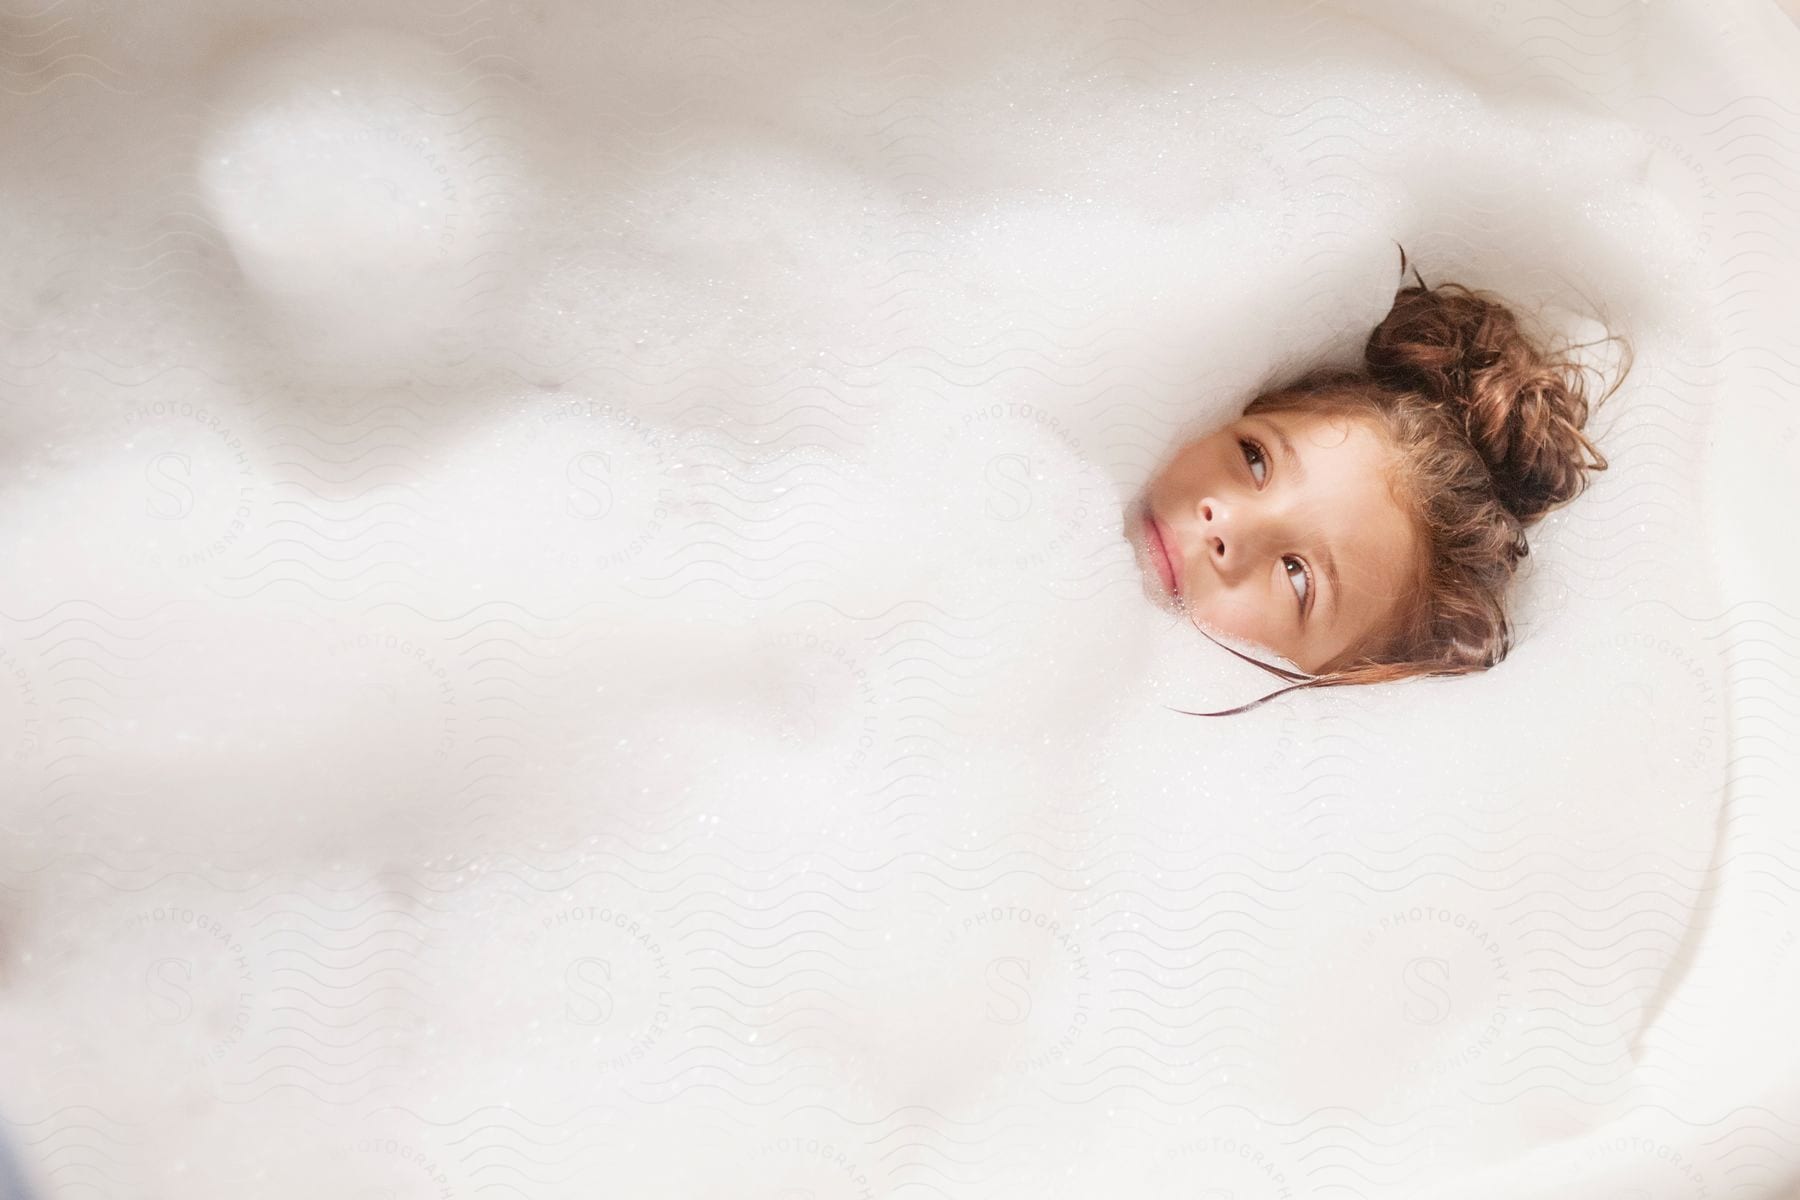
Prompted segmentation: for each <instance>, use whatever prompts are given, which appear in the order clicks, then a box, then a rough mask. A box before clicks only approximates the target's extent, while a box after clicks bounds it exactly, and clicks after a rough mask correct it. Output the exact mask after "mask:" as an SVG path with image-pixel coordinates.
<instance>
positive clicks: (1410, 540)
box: [1131, 284, 1623, 712]
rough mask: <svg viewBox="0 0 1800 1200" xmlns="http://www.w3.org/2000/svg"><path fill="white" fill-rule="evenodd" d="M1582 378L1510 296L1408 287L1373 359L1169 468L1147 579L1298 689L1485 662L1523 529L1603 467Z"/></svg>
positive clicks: (1250, 415) (1269, 393) (1142, 522)
mask: <svg viewBox="0 0 1800 1200" xmlns="http://www.w3.org/2000/svg"><path fill="white" fill-rule="evenodd" d="M1568 349H1570V350H1572V349H1574V348H1573V347H1569V348H1568ZM1620 378H1621V379H1622V378H1623V374H1621V376H1620ZM1585 381H1586V374H1585V372H1584V370H1583V369H1582V368H1581V367H1580V366H1579V364H1577V363H1575V362H1574V361H1573V360H1572V359H1570V358H1569V357H1567V355H1566V353H1562V354H1558V353H1552V352H1550V351H1549V350H1547V349H1546V348H1544V347H1542V346H1540V345H1538V344H1537V343H1536V342H1535V341H1534V340H1533V339H1532V338H1531V337H1530V336H1528V335H1527V334H1526V332H1525V331H1524V330H1523V329H1522V328H1521V327H1520V324H1519V322H1518V320H1517V318H1516V317H1515V316H1514V314H1513V313H1512V311H1511V310H1510V309H1508V308H1507V307H1506V305H1505V304H1504V303H1502V302H1501V301H1500V300H1498V299H1497V298H1495V297H1493V296H1491V295H1488V294H1486V293H1481V292H1476V291H1472V290H1470V289H1468V288H1464V287H1462V286H1460V285H1458V284H1443V285H1440V286H1438V287H1435V288H1427V287H1425V286H1423V285H1422V284H1421V286H1419V287H1409V288H1406V289H1404V290H1402V291H1401V292H1400V293H1399V294H1398V295H1397V296H1396V298H1395V302H1394V306H1393V309H1392V310H1391V311H1390V312H1389V313H1388V315H1387V317H1386V318H1385V319H1384V320H1383V321H1382V322H1381V324H1380V325H1379V326H1377V327H1376V329H1375V330H1374V332H1373V333H1371V334H1370V335H1369V339H1368V342H1367V344H1366V345H1365V347H1364V366H1363V368H1362V369H1360V370H1351V369H1342V368H1319V369H1315V370H1312V371H1309V372H1307V373H1306V374H1304V375H1302V376H1300V377H1299V378H1298V379H1295V380H1293V381H1291V382H1289V383H1286V384H1283V385H1281V386H1279V387H1274V388H1270V389H1268V390H1265V391H1263V392H1261V393H1260V394H1258V395H1257V396H1256V397H1255V398H1254V399H1253V400H1251V401H1250V403H1249V404H1248V405H1247V406H1246V407H1245V409H1244V412H1243V415H1242V416H1240V417H1238V418H1237V419H1236V420H1234V421H1232V422H1230V423H1229V424H1227V425H1226V426H1224V427H1223V428H1221V429H1218V430H1215V431H1214V432H1212V433H1210V434H1208V435H1206V436H1205V437H1202V438H1199V439H1197V440H1195V441H1192V442H1189V443H1188V444H1186V445H1184V446H1182V447H1181V449H1180V450H1178V451H1177V452H1176V454H1175V455H1174V457H1173V458H1172V459H1171V460H1170V461H1169V462H1168V463H1167V464H1166V465H1165V466H1164V467H1163V468H1162V470H1161V471H1159V472H1158V474H1157V476H1156V478H1155V479H1153V480H1152V481H1151V483H1150V485H1149V487H1147V488H1146V489H1145V492H1144V494H1143V496H1142V497H1141V498H1140V499H1139V501H1138V503H1137V504H1136V505H1135V506H1134V508H1133V515H1132V519H1131V532H1132V536H1133V540H1134V542H1135V543H1136V544H1137V545H1138V546H1139V547H1140V549H1141V551H1142V553H1143V556H1144V559H1145V564H1146V569H1147V574H1148V575H1149V576H1150V579H1151V581H1152V586H1151V591H1152V594H1153V595H1155V596H1157V597H1158V598H1159V599H1160V600H1161V601H1162V602H1163V603H1165V604H1167V605H1168V606H1170V607H1172V608H1175V609H1178V610H1180V611H1182V612H1184V613H1185V614H1186V615H1187V616H1188V617H1189V618H1190V619H1192V620H1193V621H1194V622H1195V623H1196V624H1197V625H1199V626H1200V627H1201V628H1202V629H1203V630H1206V631H1207V632H1209V633H1218V634H1225V635H1230V636H1231V637H1234V638H1239V639H1243V640H1245V641H1248V642H1252V643H1255V644H1257V645H1259V646H1263V647H1266V648H1268V649H1270V650H1273V651H1275V652H1276V653H1277V654H1279V655H1280V656H1282V657H1283V658H1285V659H1287V660H1288V661H1289V662H1291V663H1293V664H1294V665H1296V666H1298V667H1299V668H1300V669H1301V670H1302V671H1304V672H1306V673H1309V674H1312V675H1314V676H1315V678H1314V679H1312V680H1309V681H1307V682H1306V683H1304V684H1302V685H1300V686H1307V687H1322V686H1333V685H1339V684H1350V683H1372V682H1378V681H1381V680H1390V679H1401V678H1405V677H1407V676H1411V675H1422V674H1463V673H1466V672H1469V671H1476V670H1482V669H1485V668H1487V667H1490V666H1492V665H1493V664H1495V663H1497V662H1499V661H1500V660H1501V659H1502V658H1504V657H1505V655H1506V652H1507V650H1508V648H1509V646H1510V641H1511V630H1510V626H1509V624H1508V622H1507V618H1506V612H1505V605H1504V600H1505V595H1506V591H1507V588H1508V585H1509V583H1510V582H1511V580H1512V577H1513V574H1514V571H1515V569H1516V567H1517V565H1518V562H1519V560H1520V559H1521V558H1523V557H1525V555H1526V553H1527V547H1526V542H1525V536H1524V529H1525V527H1526V526H1527V525H1529V524H1531V523H1532V522H1534V521H1536V520H1537V519H1538V518H1539V517H1541V516H1543V515H1544V514H1545V513H1546V512H1549V511H1550V510H1551V509H1554V508H1556V507H1557V506H1559V505H1561V504H1564V503H1566V502H1567V501H1569V500H1571V499H1573V498H1574V497H1575V496H1576V495H1578V494H1579V493H1580V492H1581V490H1582V489H1583V488H1584V487H1585V486H1586V483H1587V479H1588V472H1590V471H1598V470H1605V469H1606V465H1607V464H1606V460H1605V459H1604V458H1603V457H1602V456H1601V455H1600V452H1599V450H1598V449H1597V448H1596V447H1595V446H1594V444H1593V443H1592V442H1591V441H1590V440H1589V439H1588V437H1587V435H1586V434H1585V433H1584V432H1583V426H1584V425H1585V424H1586V422H1587V417H1588V409H1589V400H1588V398H1587V395H1586V392H1585V391H1584V387H1583V385H1584V383H1585ZM1614 387H1615V388H1616V387H1617V384H1616V383H1615V384H1614ZM1608 394H1610V392H1609V393H1608ZM1601 399H1604V397H1602V398H1601ZM1595 403H1596V404H1597V403H1598V401H1596V402H1595ZM1165 563H1166V564H1167V566H1168V568H1169V569H1168V570H1166V571H1165V570H1164V565H1165ZM1170 583H1173V585H1174V586H1173V588H1171V587H1170V586H1169V585H1170ZM1290 677H1291V676H1290ZM1283 690H1284V691H1285V690H1289V689H1283ZM1275 694H1277V695H1278V694H1280V693H1279V692H1277V693H1275ZM1266 698H1267V697H1265V699H1266ZM1230 711H1233V712H1235V711H1238V710H1236V709H1233V710H1230Z"/></svg>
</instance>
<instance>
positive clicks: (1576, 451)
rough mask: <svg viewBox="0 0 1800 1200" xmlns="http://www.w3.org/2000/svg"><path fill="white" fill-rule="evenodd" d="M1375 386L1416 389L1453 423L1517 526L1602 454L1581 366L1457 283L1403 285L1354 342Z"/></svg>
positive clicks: (1565, 496) (1568, 488)
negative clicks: (1364, 337) (1591, 431)
mask: <svg viewBox="0 0 1800 1200" xmlns="http://www.w3.org/2000/svg"><path fill="white" fill-rule="evenodd" d="M1363 357H1364V359H1365V361H1366V362H1367V364H1368V369H1369V374H1370V375H1371V376H1373V377H1374V379H1375V380H1376V382H1378V383H1380V384H1381V385H1382V386H1383V387H1387V388H1391V389H1394V390H1396V391H1409V392H1417V393H1419V394H1421V395H1423V396H1424V397H1425V398H1426V399H1428V400H1430V401H1432V402H1434V403H1436V404H1438V405H1439V406H1441V407H1442V408H1443V409H1444V410H1445V411H1446V414H1447V415H1449V416H1451V417H1452V418H1453V419H1454V420H1455V421H1456V422H1457V423H1459V424H1460V426H1461V427H1462V429H1463V431H1464V432H1465V433H1466V434H1467V436H1468V439H1469V442H1470V444H1471V445H1473V446H1474V447H1475V450H1476V452H1477V453H1478V454H1479V455H1480V456H1481V459H1482V461H1483V462H1484V463H1485V464H1486V465H1487V468H1488V473H1489V474H1490V475H1491V476H1492V477H1493V480H1494V490H1495V493H1496V495H1497V496H1498V497H1499V500H1500V502H1501V503H1502V504H1503V505H1505V506H1506V507H1507V508H1508V509H1509V510H1510V511H1511V512H1512V513H1513V514H1514V515H1515V516H1517V517H1518V519H1519V521H1520V523H1521V524H1529V523H1530V522H1532V521H1535V520H1537V519H1538V518H1539V517H1541V516H1543V515H1544V514H1545V513H1546V512H1549V511H1550V510H1551V509H1553V508H1556V507H1557V506H1558V505H1561V504H1564V503H1566V502H1568V501H1569V500H1572V499H1573V498H1574V497H1575V496H1577V495H1579V494H1580V493H1581V490H1582V489H1583V488H1584V487H1585V486H1586V484H1587V473H1588V472H1589V471H1604V470H1605V469H1606V465H1607V464H1606V459H1605V458H1603V457H1602V456H1601V454H1600V451H1599V450H1598V448H1596V447H1595V445H1594V444H1593V442H1591V441H1589V440H1588V437H1587V435H1586V434H1584V433H1583V432H1582V427H1583V426H1584V425H1586V424H1587V418H1588V399H1587V395H1586V392H1585V391H1584V389H1583V384H1584V382H1585V380H1586V376H1585V374H1584V372H1583V370H1582V368H1581V366H1580V365H1579V364H1577V363H1575V362H1573V361H1571V360H1569V359H1567V358H1559V357H1554V356H1552V355H1549V354H1547V353H1545V352H1544V351H1543V350H1541V349H1540V348H1539V347H1538V345H1537V344H1536V343H1535V342H1533V341H1532V340H1531V339H1530V338H1529V337H1527V336H1526V334H1525V332H1524V331H1523V330H1522V329H1521V328H1520V326H1519V321H1518V318H1517V317H1515V316H1514V314H1513V312H1512V310H1511V309H1509V308H1508V307H1507V306H1506V305H1505V304H1504V303H1502V302H1500V301H1498V300H1496V299H1493V298H1491V297H1489V296H1485V295H1483V294H1481V293H1478V292H1475V291H1473V290H1471V289H1469V288H1466V287H1463V286H1462V285H1461V284H1455V283H1446V284H1441V285H1439V286H1438V287H1436V288H1429V287H1426V286H1424V284H1423V281H1421V282H1420V286H1418V287H1408V288H1404V289H1402V290H1401V291H1400V292H1399V293H1398V294H1397V295H1396V296H1395V298H1394V307H1393V309H1392V310H1391V311H1390V312H1389V313H1388V315H1387V317H1386V319H1384V320H1383V321H1382V322H1381V324H1380V325H1378V326H1376V328H1375V330H1374V332H1373V333H1371V334H1370V335H1369V340H1368V343H1367V344H1366V345H1365V346H1364V348H1363Z"/></svg>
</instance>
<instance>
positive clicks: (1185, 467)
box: [1151, 439, 1219, 500]
mask: <svg viewBox="0 0 1800 1200" xmlns="http://www.w3.org/2000/svg"><path fill="white" fill-rule="evenodd" d="M1218 457H1219V455H1218V450H1217V448H1216V447H1215V446H1214V445H1213V444H1212V441H1211V439H1208V440H1207V441H1203V442H1199V443H1196V444H1193V445H1190V446H1189V447H1188V448H1187V449H1185V450H1183V451H1182V452H1181V453H1180V454H1179V455H1177V456H1176V457H1175V460H1174V461H1173V462H1171V463H1170V464H1169V465H1168V467H1167V468H1166V469H1165V470H1164V471H1163V473H1162V474H1161V475H1159V476H1158V477H1157V479H1156V482H1155V483H1154V484H1152V485H1151V491H1152V492H1153V493H1154V494H1155V495H1156V496H1157V497H1158V498H1159V499H1164V498H1166V499H1170V500H1173V499H1178V498H1181V497H1184V496H1190V495H1194V494H1196V493H1197V492H1199V491H1200V490H1201V489H1202V488H1204V487H1205V486H1206V482H1207V480H1209V479H1214V478H1217V476H1218V471H1219V467H1218V461H1217V460H1218Z"/></svg>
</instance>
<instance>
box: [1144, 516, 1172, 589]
mask: <svg viewBox="0 0 1800 1200" xmlns="http://www.w3.org/2000/svg"><path fill="white" fill-rule="evenodd" d="M1144 544H1145V545H1146V546H1147V547H1148V548H1149V550H1150V562H1151V564H1152V565H1153V566H1154V567H1155V568H1156V577H1157V579H1158V580H1159V581H1160V582H1161V583H1162V586H1163V591H1165V592H1167V593H1168V594H1169V595H1170V596H1171V597H1173V598H1174V599H1176V600H1179V599H1181V583H1180V580H1179V578H1178V577H1177V575H1176V574H1175V558H1174V556H1173V555H1172V554H1170V553H1169V546H1170V542H1169V538H1168V534H1167V531H1166V530H1164V528H1163V524H1162V522H1161V521H1158V520H1157V519H1156V514H1155V513H1153V512H1151V511H1150V510H1149V509H1145V510H1144Z"/></svg>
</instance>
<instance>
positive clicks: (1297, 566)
mask: <svg viewBox="0 0 1800 1200" xmlns="http://www.w3.org/2000/svg"><path fill="white" fill-rule="evenodd" d="M1281 561H1282V562H1283V563H1284V564H1286V565H1287V567H1288V579H1289V581H1290V582H1292V583H1293V584H1294V593H1295V594H1296V595H1298V596H1299V597H1300V615H1301V616H1303V617H1304V616H1305V615H1306V596H1307V593H1308V592H1310V591H1311V590H1312V576H1311V575H1308V574H1307V573H1306V564H1305V563H1303V562H1301V561H1300V560H1299V559H1297V558H1295V557H1294V556H1293V555H1291V554H1289V555H1287V556H1286V557H1284V558H1283V559H1282V560H1281Z"/></svg>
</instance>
